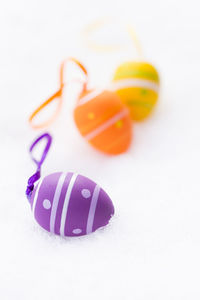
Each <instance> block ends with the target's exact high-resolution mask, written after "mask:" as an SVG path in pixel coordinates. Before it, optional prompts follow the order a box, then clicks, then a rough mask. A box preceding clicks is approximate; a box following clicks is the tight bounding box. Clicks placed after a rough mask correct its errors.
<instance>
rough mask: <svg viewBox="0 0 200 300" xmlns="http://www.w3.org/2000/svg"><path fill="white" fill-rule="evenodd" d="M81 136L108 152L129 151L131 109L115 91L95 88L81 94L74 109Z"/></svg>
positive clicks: (97, 147)
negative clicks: (129, 109)
mask: <svg viewBox="0 0 200 300" xmlns="http://www.w3.org/2000/svg"><path fill="white" fill-rule="evenodd" d="M74 120H75V123H76V125H77V128H78V129H79V131H80V133H81V135H82V136H83V137H84V138H85V139H86V140H87V141H88V142H89V143H90V144H91V145H92V146H93V147H95V148H96V149H98V150H100V151H102V152H105V153H107V154H120V153H123V152H125V151H126V150H127V149H128V148H129V145H130V143H131V139H132V124H131V118H130V114H129V111H128V109H127V108H126V106H125V105H124V104H123V103H122V102H121V100H120V98H119V96H117V94H116V93H114V92H111V91H106V90H105V91H102V90H92V91H88V90H87V91H85V92H83V93H82V94H81V96H80V98H79V101H78V103H77V106H76V108H75V110H74Z"/></svg>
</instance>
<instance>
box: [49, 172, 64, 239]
mask: <svg viewBox="0 0 200 300" xmlns="http://www.w3.org/2000/svg"><path fill="white" fill-rule="evenodd" d="M66 177H67V174H66V173H62V174H61V175H60V177H59V180H58V183H57V186H56V191H55V194H54V198H53V202H52V209H51V216H50V232H53V233H54V232H55V221H56V212H57V208H58V203H59V199H60V194H61V192H62V188H63V184H64V182H65V178H66Z"/></svg>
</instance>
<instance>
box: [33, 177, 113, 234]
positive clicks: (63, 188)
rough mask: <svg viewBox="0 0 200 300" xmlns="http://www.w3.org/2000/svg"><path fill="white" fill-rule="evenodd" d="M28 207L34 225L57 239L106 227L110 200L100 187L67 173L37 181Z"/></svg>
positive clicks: (109, 215) (110, 209)
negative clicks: (31, 213) (34, 220)
mask: <svg viewBox="0 0 200 300" xmlns="http://www.w3.org/2000/svg"><path fill="white" fill-rule="evenodd" d="M30 204H31V209H32V212H33V215H34V217H35V219H36V221H37V222H38V224H39V225H40V226H42V227H43V228H44V229H45V230H47V231H49V232H52V233H55V234H57V235H61V236H81V235H86V234H89V233H91V232H93V231H95V230H97V229H98V228H100V227H103V226H105V225H107V224H108V222H109V220H110V218H111V217H112V215H113V214H114V207H113V204H112V201H111V199H110V198H109V196H108V195H107V194H106V193H105V192H104V190H103V189H102V188H101V187H99V186H98V185H97V184H96V183H95V182H93V181H92V180H90V179H88V178H87V177H85V176H82V175H78V174H75V173H71V172H69V173H62V172H59V173H52V174H50V175H48V176H46V177H44V178H42V179H40V181H39V182H38V184H37V186H36V187H35V188H34V190H33V193H32V195H31V199H30Z"/></svg>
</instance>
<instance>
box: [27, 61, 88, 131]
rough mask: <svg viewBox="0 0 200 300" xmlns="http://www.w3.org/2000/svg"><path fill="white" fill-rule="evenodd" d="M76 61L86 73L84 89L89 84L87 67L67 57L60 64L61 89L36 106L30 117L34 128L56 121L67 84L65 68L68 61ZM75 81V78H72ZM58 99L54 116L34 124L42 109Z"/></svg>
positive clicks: (43, 126)
mask: <svg viewBox="0 0 200 300" xmlns="http://www.w3.org/2000/svg"><path fill="white" fill-rule="evenodd" d="M70 61H71V62H74V63H75V64H76V65H77V66H78V67H79V69H80V70H81V71H82V72H83V74H84V75H85V81H84V82H82V85H83V87H82V89H83V90H84V89H85V87H86V86H87V83H88V72H87V70H86V68H85V67H84V66H83V64H82V63H81V62H80V61H78V60H77V59H76V58H73V57H70V58H67V59H65V60H64V61H63V62H62V64H61V66H60V87H59V90H58V91H57V92H56V93H55V94H53V95H52V96H51V97H50V98H48V99H47V100H46V101H44V102H43V103H42V104H41V105H40V106H38V108H36V109H35V110H34V111H33V113H32V114H31V115H30V117H29V123H30V125H31V127H32V128H34V129H41V128H45V127H47V126H49V125H50V124H52V123H53V121H55V119H56V118H57V117H58V115H59V113H60V110H61V107H62V103H63V98H62V94H63V89H64V87H65V85H66V84H67V83H65V82H64V70H65V66H66V64H67V63H68V62H70ZM72 81H75V80H72ZM54 100H57V101H58V106H57V108H56V110H55V112H54V114H53V116H51V117H50V118H48V120H47V121H45V122H42V123H40V124H34V123H33V120H34V119H35V117H36V116H37V115H38V114H39V113H40V112H41V111H42V110H44V109H45V108H46V107H47V106H48V105H49V104H50V103H51V102H52V101H54Z"/></svg>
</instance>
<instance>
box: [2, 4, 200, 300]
mask: <svg viewBox="0 0 200 300" xmlns="http://www.w3.org/2000/svg"><path fill="white" fill-rule="evenodd" d="M199 9H200V7H199V1H197V0H196V1H195V0H191V1H185V0H182V1H181V0H176V1H174V0H167V1H161V0H152V1H147V0H146V1H145V0H138V1H132V0H130V1H128V0H123V1H116V0H115V1H114V0H112V1H111V0H110V1H109V0H108V1H106V0H101V1H95V0H93V1H89V0H85V1H75V0H74V1H69V0H63V1H61V0H57V1H50V0H49V1H47V0H46V1H42V0H40V1H39V0H34V1H25V0H18V1H14V0H12V1H2V2H1V9H0V37H1V46H0V54H1V55H0V97H1V100H0V101H1V110H0V138H1V145H0V157H1V169H0V171H1V175H0V176H1V180H0V192H1V194H0V195H1V196H0V299H2V300H7V299H9V300H10V299H11V300H12V299H14V300H40V299H45V300H46V299H48V300H66V299H70V300H80V299H84V300H85V299H87V300H90V299H92V300H93V299H95V300H99V299H109V300H110V299H113V300H117V299H119V300H121V299H125V300H129V299H130V300H132V299H134V300H161V299H162V300H169V299H170V300H173V299H176V300H178V299H180V300H185V299H188V300H190V299H193V300H197V299H198V300H199V299H200V287H199V281H200V188H199V186H200V185H199V181H200V172H199V169H200V94H199V86H200V56H199V53H200V20H199ZM102 16H114V17H116V18H118V19H119V20H120V19H121V20H122V19H125V20H129V21H131V22H132V24H133V26H134V28H135V29H136V32H137V34H138V36H139V38H140V40H141V42H142V45H143V49H144V53H145V57H146V59H147V60H149V61H151V62H152V63H154V64H155V65H156V66H157V68H158V70H159V72H160V76H161V83H162V85H161V94H160V99H159V104H158V106H157V108H156V110H155V112H154V114H153V115H152V116H151V118H149V119H148V120H147V121H146V122H144V123H141V124H135V125H134V141H133V143H132V146H131V148H130V150H129V151H128V152H127V153H126V154H124V155H121V156H117V157H107V156H105V155H103V154H101V153H99V152H97V151H95V150H94V149H92V148H91V147H90V146H89V145H88V144H87V143H86V142H85V141H83V139H82V138H81V137H80V136H79V133H78V132H77V129H76V128H75V125H74V123H73V118H72V111H73V107H74V105H75V101H76V100H75V99H74V98H73V97H72V93H70V91H66V93H65V105H64V109H63V111H62V115H61V116H60V118H59V119H58V120H57V122H56V123H54V125H53V126H52V128H50V129H49V130H50V131H51V133H52V134H53V136H54V143H53V146H52V149H51V151H50V153H49V156H48V158H47V160H46V162H45V164H44V167H43V170H42V173H43V175H46V174H48V173H51V172H54V171H76V172H78V173H81V174H84V175H86V176H88V177H90V178H92V179H93V180H95V181H96V182H98V183H99V184H100V185H101V186H102V187H103V188H104V189H105V190H106V191H107V193H108V194H109V195H110V197H111V198H112V200H113V203H114V205H115V210H116V214H115V216H114V218H113V220H112V222H111V224H110V225H109V226H108V227H107V228H105V229H104V230H101V231H100V232H97V233H95V234H92V235H90V236H85V237H81V238H68V239H62V238H60V237H56V236H52V235H50V234H48V233H46V232H45V231H43V230H42V229H41V228H40V227H39V226H38V225H37V224H36V222H35V221H34V220H33V217H32V214H31V211H30V207H29V204H28V202H27V200H26V197H25V195H24V191H25V188H26V182H27V179H28V177H29V176H30V175H32V174H33V172H34V170H35V166H34V165H33V164H32V163H31V160H30V157H29V155H28V146H29V145H30V143H31V141H32V140H33V139H34V138H35V137H36V136H37V135H38V134H39V132H35V131H33V130H31V129H30V128H29V126H28V123H27V118H28V116H29V114H30V112H31V111H32V110H33V109H34V108H35V107H36V106H37V105H38V104H39V103H40V102H41V101H42V100H44V99H45V98H46V97H47V96H49V95H51V93H53V92H54V91H56V89H57V87H58V67H59V64H60V62H61V61H62V59H64V58H65V57H68V56H75V57H77V58H79V59H80V60H82V61H83V62H84V63H85V65H86V66H87V67H88V69H89V72H90V77H91V85H93V86H103V85H104V84H106V83H107V82H109V80H110V79H111V77H112V73H113V72H114V69H115V67H116V66H117V65H118V64H119V63H120V62H122V61H125V60H128V59H134V58H135V57H136V56H135V52H134V51H133V50H132V48H131V45H130V50H129V51H127V50H124V51H121V52H119V53H117V52H116V53H112V54H110V53H108V54H105V53H104V54H100V53H94V52H92V51H91V50H89V49H87V47H86V46H85V45H84V44H83V43H82V41H81V38H80V32H81V30H83V29H84V27H85V26H86V25H87V24H88V23H90V22H93V21H95V20H96V19H97V18H100V17H102ZM104 33H105V36H104V35H103V34H102V35H100V36H99V39H101V38H103V37H105V39H106V41H109V42H111V41H112V39H113V41H114V42H122V43H129V40H128V37H127V36H126V34H125V33H124V34H123V30H122V31H120V30H118V29H116V32H115V34H113V35H112V34H111V33H109V30H104ZM133 49H134V48H133Z"/></svg>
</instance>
